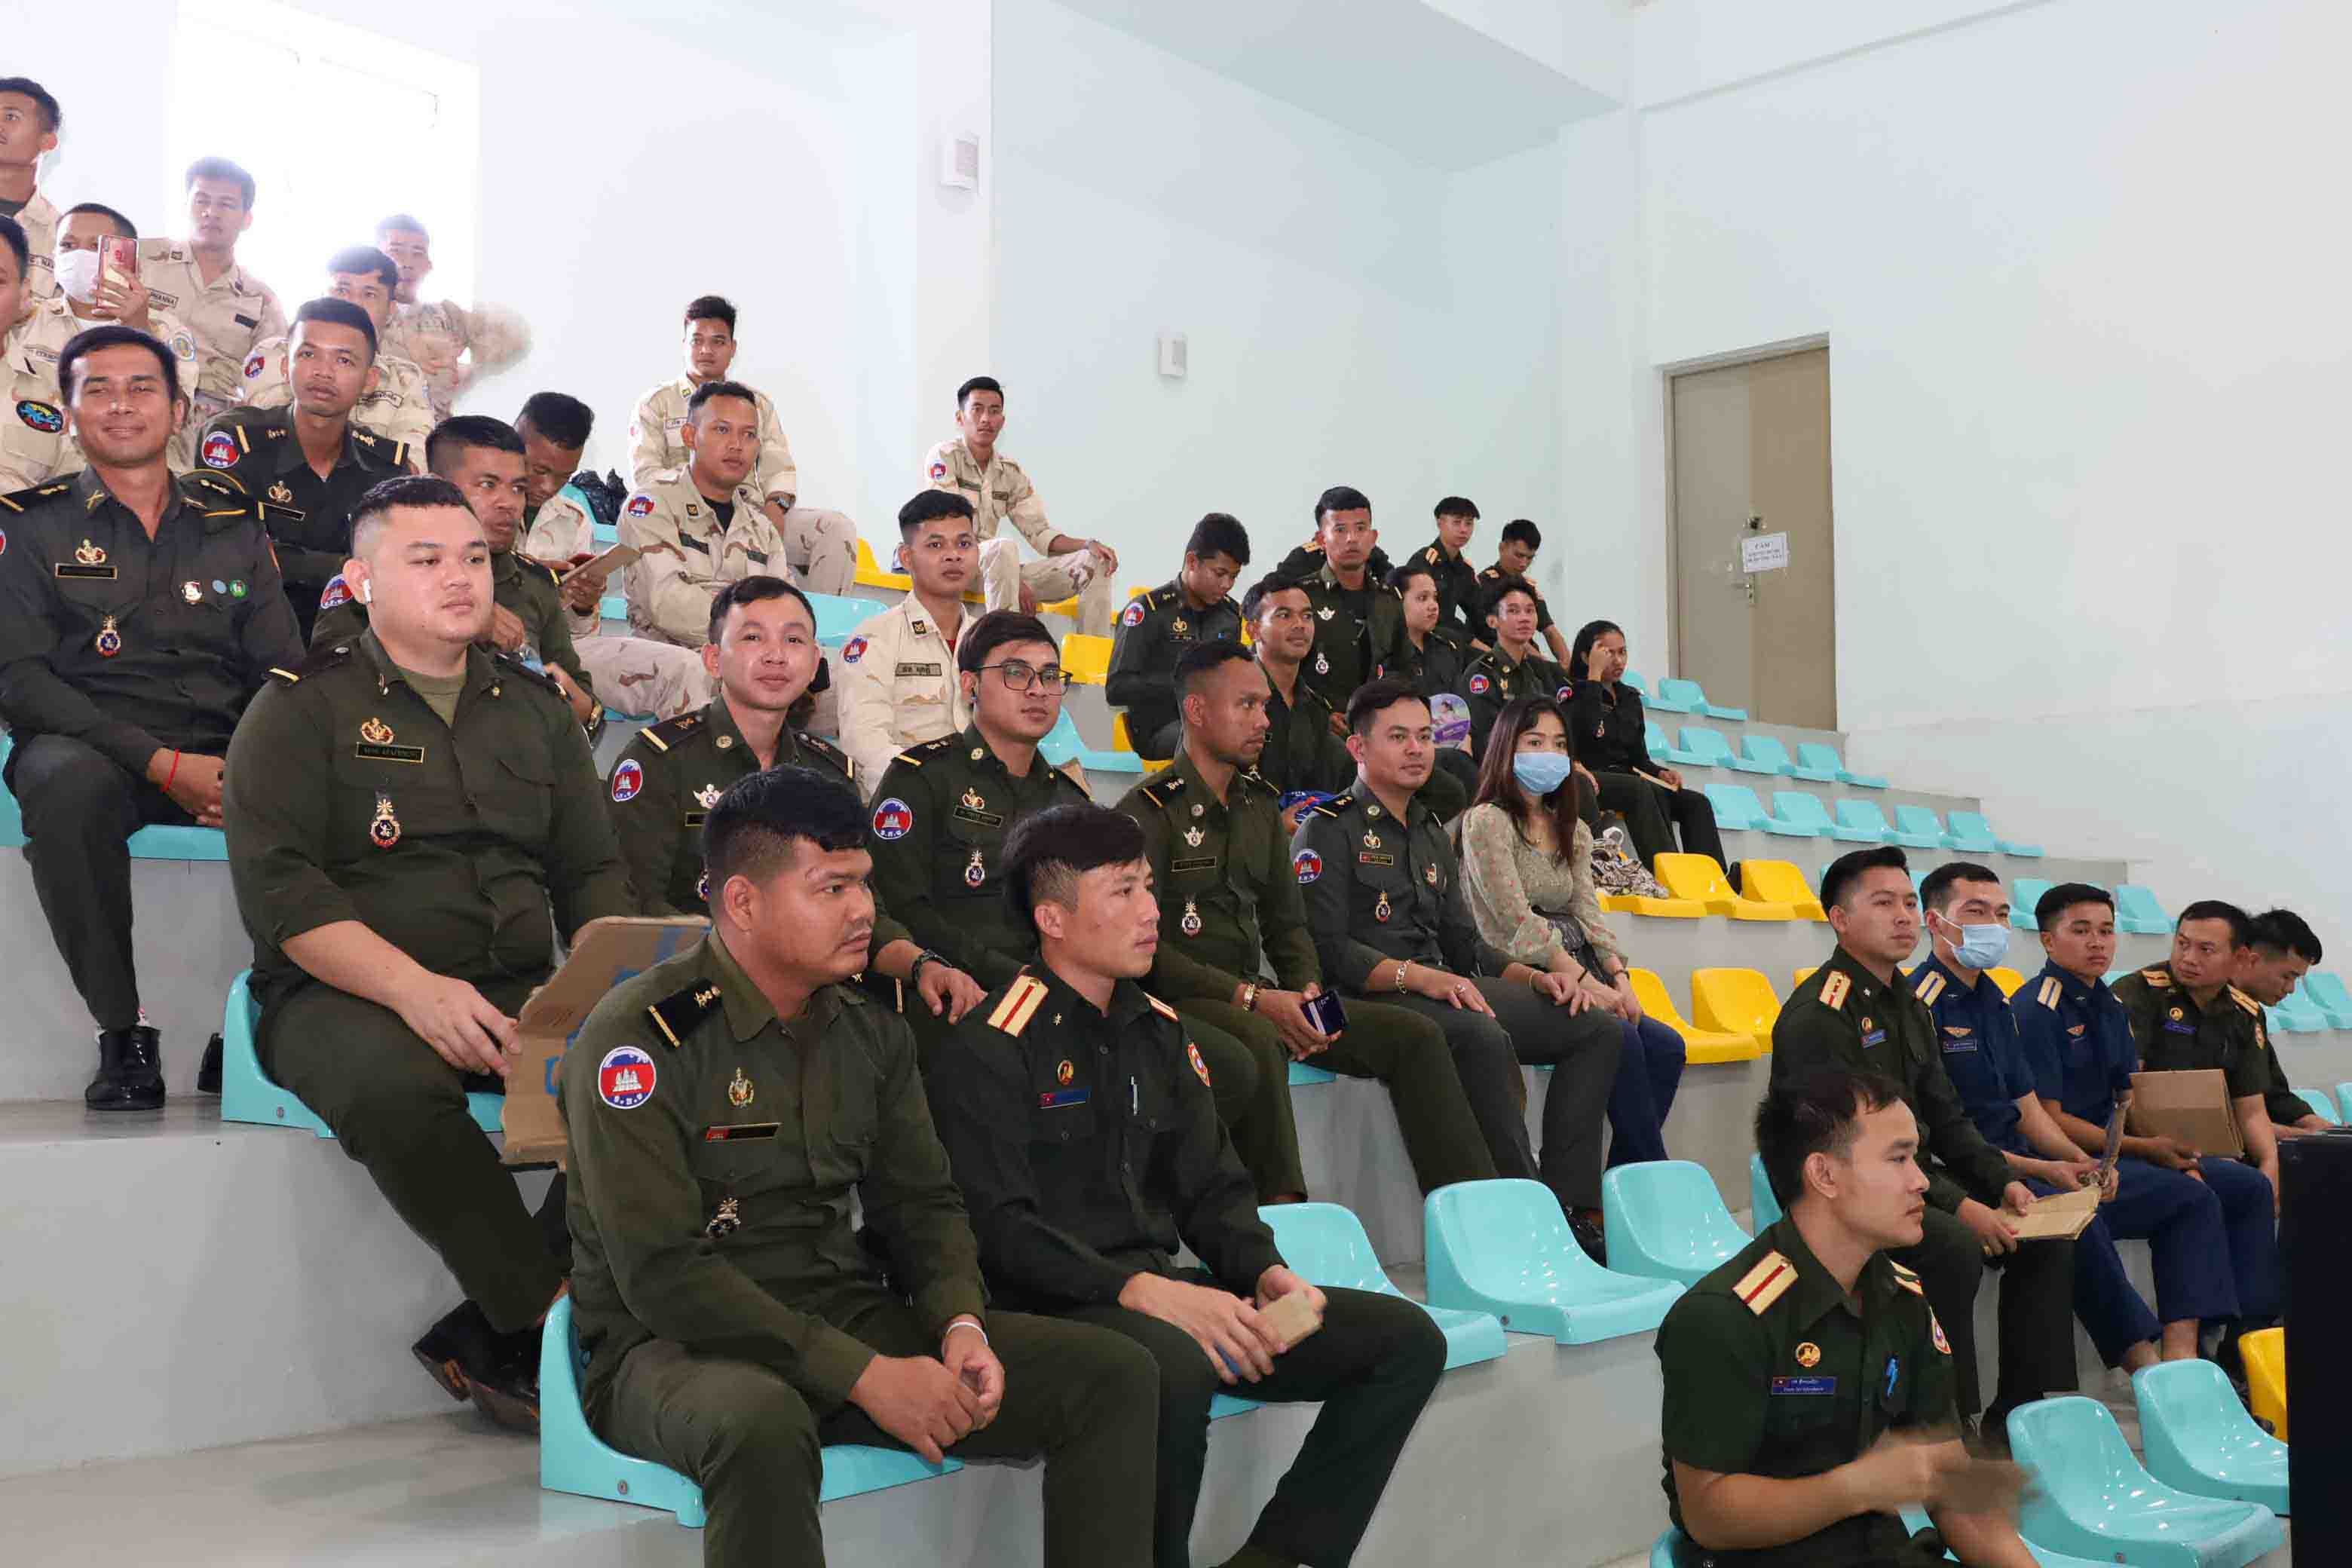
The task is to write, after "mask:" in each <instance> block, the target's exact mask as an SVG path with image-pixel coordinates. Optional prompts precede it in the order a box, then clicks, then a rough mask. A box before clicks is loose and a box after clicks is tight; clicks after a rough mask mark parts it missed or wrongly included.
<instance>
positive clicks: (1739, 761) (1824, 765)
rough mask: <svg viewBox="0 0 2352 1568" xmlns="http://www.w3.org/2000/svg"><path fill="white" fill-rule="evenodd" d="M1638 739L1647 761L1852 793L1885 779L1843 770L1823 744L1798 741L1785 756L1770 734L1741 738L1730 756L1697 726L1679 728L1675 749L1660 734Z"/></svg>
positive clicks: (1718, 739) (1715, 734)
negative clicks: (1796, 781) (1787, 780)
mask: <svg viewBox="0 0 2352 1568" xmlns="http://www.w3.org/2000/svg"><path fill="white" fill-rule="evenodd" d="M1643 735H1644V741H1645V744H1646V745H1647V746H1648V749H1649V752H1650V756H1651V759H1652V760H1653V761H1655V762H1661V763H1672V764H1673V765H1674V766H1675V767H1727V768H1732V769H1735V770H1737V771H1738V772H1740V773H1766V774H1773V775H1777V776H1780V777H1782V778H1796V779H1805V780H1808V781H1810V782H1811V783H1813V784H1852V785H1853V786H1854V787H1855V788H1856V789H1885V788H1886V787H1887V784H1886V781H1885V779H1883V778H1880V777H1879V776H1878V775H1877V774H1876V773H1854V772H1853V771H1852V770H1851V769H1849V768H1848V767H1847V766H1846V765H1845V763H1843V761H1841V760H1840V759H1839V757H1838V753H1837V748H1836V747H1835V746H1832V745H1831V744H1830V743H1829V742H1826V741H1804V742H1799V743H1798V746H1797V754H1796V755H1795V756H1794V757H1790V755H1789V749H1788V747H1786V746H1784V745H1782V744H1781V743H1780V739H1779V738H1778V737H1777V736H1772V735H1747V736H1743V737H1741V739H1740V742H1739V751H1738V754H1737V755H1734V754H1733V752H1732V751H1731V744H1730V742H1728V741H1727V740H1725V739H1724V737H1723V735H1722V734H1721V733H1720V732H1719V731H1715V730H1710V729H1708V728H1706V726H1705V725H1701V724H1685V725H1684V726H1683V727H1682V733H1681V741H1682V744H1681V745H1679V746H1677V745H1674V744H1672V743H1671V742H1668V741H1667V740H1666V738H1665V734H1664V731H1662V730H1657V729H1648V728H1646V727H1645V728H1644V731H1643Z"/></svg>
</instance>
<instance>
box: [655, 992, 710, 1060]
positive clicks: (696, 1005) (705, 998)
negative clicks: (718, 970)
mask: <svg viewBox="0 0 2352 1568" xmlns="http://www.w3.org/2000/svg"><path fill="white" fill-rule="evenodd" d="M720 994H721V993H720V992H719V987H718V986H717V985H714V984H711V983H710V982H709V981H707V980H706V981H701V982H698V984H693V985H689V986H688V987H687V988H686V989H685V990H683V991H679V992H676V993H673V994H670V995H668V996H665V997H663V998H662V999H661V1000H660V1001H658V1002H656V1003H655V1004H654V1005H652V1006H650V1007H648V1008H646V1017H648V1018H651V1019H652V1020H653V1021H654V1027H655V1028H656V1029H658V1030H660V1031H661V1037H662V1038H663V1039H665V1040H667V1041H668V1042H669V1048H670V1049H672V1050H677V1049H679V1048H681V1047H684V1045H685V1044H686V1037H687V1036H688V1035H690V1034H692V1033H693V1032H694V1030H695V1028H696V1026H698V1025H699V1024H700V1023H701V1022H702V1020H703V1019H705V1018H707V1017H709V1016H710V1014H711V1011H712V1010H713V1009H714V1008H716V1007H717V1006H718V1005H719V997H720Z"/></svg>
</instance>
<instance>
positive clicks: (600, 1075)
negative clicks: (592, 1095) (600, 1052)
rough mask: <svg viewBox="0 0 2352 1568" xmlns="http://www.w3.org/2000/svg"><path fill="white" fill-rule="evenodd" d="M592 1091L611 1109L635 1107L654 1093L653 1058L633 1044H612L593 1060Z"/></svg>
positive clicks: (632, 1108)
mask: <svg viewBox="0 0 2352 1568" xmlns="http://www.w3.org/2000/svg"><path fill="white" fill-rule="evenodd" d="M596 1094H597V1097H598V1098H599V1099H601V1100H604V1103H605V1104H607V1105H609V1106H611V1107H612V1108H613V1109H614V1110H635V1109H636V1108H637V1107H638V1106H640V1105H643V1104H644V1103H645V1102H646V1100H651V1099H652V1098H653V1097H654V1058H651V1057H649V1056H647V1055H646V1053H645V1052H644V1051H642V1050H640V1049H639V1048H638V1047H635V1046H614V1047H613V1048H612V1049H611V1050H609V1051H606V1052H605V1053H604V1060H603V1061H601V1062H598V1063H597V1064H596Z"/></svg>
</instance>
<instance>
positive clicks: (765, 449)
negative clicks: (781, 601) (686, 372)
mask: <svg viewBox="0 0 2352 1568" xmlns="http://www.w3.org/2000/svg"><path fill="white" fill-rule="evenodd" d="M693 395H694V383H692V382H691V381H688V379H687V378H686V377H684V376H682V375H681V376H679V377H678V378H677V380H676V381H665V382H663V383H662V384H660V385H659V386H656V387H655V388H654V389H653V390H652V391H651V392H648V393H646V395H645V396H644V397H642V398H640V399H638V401H637V411H636V414H635V416H633V417H632V418H631V419H630V420H629V482H630V483H631V484H633V485H635V486H636V487H637V488H638V489H649V488H650V487H651V486H652V484H653V481H654V476H655V475H656V474H658V473H660V472H661V470H663V469H664V468H676V469H677V470H678V471H679V472H681V473H683V472H685V470H686V466H687V464H688V461H689V460H690V458H689V454H688V452H687V449H686V441H685V439H684V438H683V437H680V436H679V435H678V432H679V431H681V430H683V429H685V428H686V405H687V400H688V398H690V397H692V396H693ZM751 395H752V396H754V397H756V398H758V399H759V400H760V401H759V408H760V460H759V461H758V462H757V463H754V464H753V465H752V466H751V478H749V479H745V480H744V481H743V482H744V483H745V484H747V485H749V486H750V487H751V489H752V491H753V493H755V494H757V495H760V496H761V497H766V496H797V495H799V494H800V493H801V473H800V469H799V468H796V467H794V466H793V449H792V447H791V446H790V445H789V444H788V443H787V442H786V441H785V440H784V427H783V424H782V421H780V420H779V419H778V418H777V417H776V405H775V403H774V401H773V400H772V398H770V397H769V396H768V395H767V394H766V393H764V392H761V391H759V390H757V389H756V388H755V389H754V390H753V391H752V394H751ZM778 575H779V576H781V575H782V573H779V574H778Z"/></svg>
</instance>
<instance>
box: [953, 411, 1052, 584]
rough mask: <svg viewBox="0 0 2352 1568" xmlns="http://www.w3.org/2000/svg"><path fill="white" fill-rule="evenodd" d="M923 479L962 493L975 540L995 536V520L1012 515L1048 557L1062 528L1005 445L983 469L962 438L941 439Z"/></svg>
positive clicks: (1035, 547) (1033, 546)
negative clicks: (1048, 516)
mask: <svg viewBox="0 0 2352 1568" xmlns="http://www.w3.org/2000/svg"><path fill="white" fill-rule="evenodd" d="M923 482H924V483H925V484H927V485H929V486H930V488H931V489H935V490H955V491H958V492H960V493H961V495H962V496H963V497H964V499H965V500H969V501H971V507H972V511H973V513H974V516H973V518H972V528H971V531H972V536H973V537H974V538H976V539H980V540H982V541H986V540H990V539H993V538H995V537H996V528H997V524H999V523H1000V522H1003V521H1005V520H1006V519H1008V518H1009V519H1011V520H1012V522H1013V527H1015V528H1017V529H1019V530H1020V531H1021V537H1022V538H1024V539H1025V540H1027V541H1028V542H1029V545H1030V548H1031V549H1033V550H1034V551H1036V552H1037V553H1038V554H1040V555H1044V554H1046V553H1048V552H1047V551H1046V549H1045V546H1046V545H1048V544H1050V543H1052V542H1054V535H1055V533H1056V532H1057V531H1058V530H1056V529H1055V527H1054V525H1053V524H1052V523H1050V522H1047V521H1045V502H1044V501H1042V500H1038V499H1037V487H1036V486H1035V485H1033V484H1031V483H1030V482H1029V476H1028V475H1027V474H1025V473H1023V472H1022V471H1021V465H1020V464H1018V463H1016V462H1014V461H1013V459H1012V458H1008V457H1006V456H1005V455H1004V453H1003V449H1002V448H1000V449H998V450H997V451H995V452H993V453H992V454H990V456H989V459H988V467H987V468H982V467H981V466H980V460H979V459H978V458H974V457H973V456H972V455H971V447H967V446H965V445H964V443H963V437H961V436H959V437H956V438H955V439H954V440H952V441H942V442H940V444H939V445H938V446H936V447H932V448H931V451H930V456H929V457H927V458H924V459H923Z"/></svg>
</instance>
